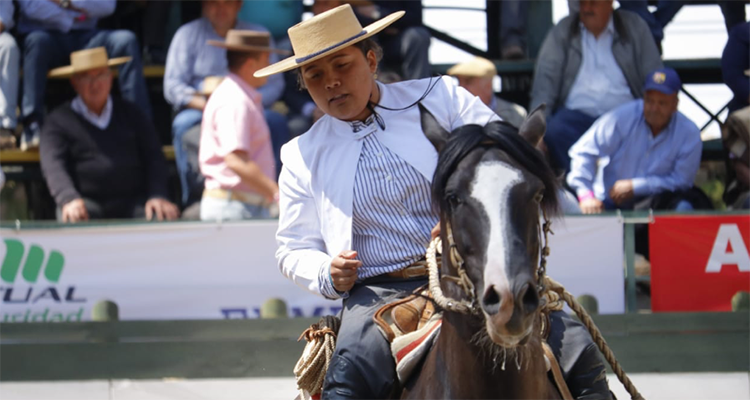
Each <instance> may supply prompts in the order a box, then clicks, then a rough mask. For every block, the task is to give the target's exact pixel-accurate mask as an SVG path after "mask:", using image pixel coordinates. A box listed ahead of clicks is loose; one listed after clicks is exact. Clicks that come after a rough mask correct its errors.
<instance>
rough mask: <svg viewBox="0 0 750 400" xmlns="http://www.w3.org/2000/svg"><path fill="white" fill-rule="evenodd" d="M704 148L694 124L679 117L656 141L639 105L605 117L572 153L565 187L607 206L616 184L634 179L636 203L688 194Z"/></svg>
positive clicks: (575, 146)
mask: <svg viewBox="0 0 750 400" xmlns="http://www.w3.org/2000/svg"><path fill="white" fill-rule="evenodd" d="M702 149H703V147H702V142H701V137H700V131H699V130H698V127H697V126H695V124H694V123H693V122H692V121H690V120H689V119H688V118H687V117H686V116H685V115H683V114H682V113H680V112H679V111H677V112H675V113H674V115H672V119H671V120H670V121H669V124H668V125H667V127H666V128H665V129H664V130H663V131H662V132H661V133H659V135H657V136H656V137H654V135H653V134H652V133H651V128H649V126H648V125H647V124H646V120H645V118H644V117H643V100H634V101H632V102H630V103H627V104H624V105H622V106H620V107H618V108H616V109H614V110H612V111H611V112H609V113H607V114H605V115H603V116H602V117H601V118H599V119H598V120H596V122H594V125H592V126H591V128H590V129H589V130H588V131H586V133H585V134H584V135H583V136H582V137H581V139H579V140H578V142H576V144H575V145H573V147H571V148H570V151H569V152H568V154H569V155H570V159H571V162H570V173H569V174H568V178H567V180H568V184H569V185H570V186H571V187H572V188H573V189H574V190H575V191H576V194H577V195H578V196H579V197H581V196H584V195H586V194H587V193H590V191H593V192H594V196H595V197H596V198H597V199H599V200H602V201H604V200H610V201H611V198H610V197H609V190H610V189H611V188H612V186H613V185H614V183H615V182H617V181H618V180H620V179H632V181H633V192H634V194H635V196H636V197H641V196H650V195H654V194H656V193H659V192H663V191H677V190H683V189H689V188H690V187H692V186H693V180H694V179H695V174H696V172H697V171H698V167H699V166H700V161H701V151H702Z"/></svg>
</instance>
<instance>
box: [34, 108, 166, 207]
mask: <svg viewBox="0 0 750 400" xmlns="http://www.w3.org/2000/svg"><path fill="white" fill-rule="evenodd" d="M158 139H159V135H158V134H157V133H156V129H155V128H154V127H153V125H152V124H151V122H150V120H149V119H148V118H147V117H146V116H145V115H144V114H143V112H142V111H141V110H140V109H139V108H138V107H137V106H136V105H135V104H133V103H130V102H128V101H126V100H122V99H117V98H115V97H113V98H112V117H111V119H110V122H109V125H108V126H107V128H106V129H104V130H102V129H99V128H98V127H96V126H94V125H92V124H91V123H90V122H89V121H87V120H86V119H85V118H84V117H82V116H81V115H79V114H78V113H76V112H75V111H73V109H72V108H71V102H67V103H65V104H63V105H62V106H60V107H58V108H57V109H56V110H55V111H53V112H52V114H50V116H49V117H48V118H47V120H46V121H45V123H44V126H43V128H42V133H41V140H40V143H41V145H40V159H41V164H42V172H43V173H44V177H45V178H46V180H47V185H48V186H49V190H50V193H51V194H52V196H53V197H54V198H55V202H56V203H57V205H58V206H63V205H65V204H67V203H68V202H70V201H72V200H75V199H77V198H89V199H92V200H95V201H98V202H101V203H107V202H108V201H111V200H124V199H151V198H155V197H160V198H166V197H167V165H166V162H165V160H164V153H162V150H161V146H160V144H159V140H158Z"/></svg>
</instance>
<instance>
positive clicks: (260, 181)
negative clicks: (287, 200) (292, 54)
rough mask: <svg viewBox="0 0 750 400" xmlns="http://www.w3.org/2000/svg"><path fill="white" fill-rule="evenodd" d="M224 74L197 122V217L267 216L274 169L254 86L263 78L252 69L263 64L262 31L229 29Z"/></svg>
mask: <svg viewBox="0 0 750 400" xmlns="http://www.w3.org/2000/svg"><path fill="white" fill-rule="evenodd" d="M209 43H210V44H211V45H213V46H217V47H221V48H223V49H226V60H227V66H228V68H229V75H227V77H226V78H225V79H224V80H223V81H222V82H221V84H220V85H219V86H218V87H217V88H216V90H214V92H213V94H212V95H211V98H210V99H209V100H208V104H206V109H205V111H204V113H203V122H202V123H201V143H200V150H199V151H200V153H199V154H200V157H199V161H200V167H201V172H202V173H203V175H204V176H205V177H206V183H205V187H206V188H205V190H204V192H203V199H202V200H201V206H200V208H201V211H200V214H201V219H202V220H204V221H207V220H217V219H219V220H238V219H249V218H267V217H269V216H270V211H269V207H270V206H271V205H272V204H275V203H276V202H277V201H278V196H279V187H278V185H277V184H276V168H275V162H274V156H273V150H272V146H271V137H270V134H269V129H268V125H266V122H265V120H264V119H263V104H262V102H261V95H260V92H259V91H258V90H257V89H258V88H259V87H261V86H263V85H264V84H265V83H266V78H265V77H264V78H256V77H254V76H253V74H254V73H255V71H257V70H259V69H261V68H264V67H266V66H268V64H269V54H270V53H271V52H275V51H277V50H275V49H273V48H272V47H271V36H270V34H269V33H267V32H257V31H242V30H230V31H229V32H228V33H227V39H226V41H222V42H219V41H214V40H211V41H209Z"/></svg>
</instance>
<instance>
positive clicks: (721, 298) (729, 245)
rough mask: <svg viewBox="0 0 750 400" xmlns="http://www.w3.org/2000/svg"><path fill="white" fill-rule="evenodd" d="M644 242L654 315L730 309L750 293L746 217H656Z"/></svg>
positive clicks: (748, 224)
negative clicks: (733, 302)
mask: <svg viewBox="0 0 750 400" xmlns="http://www.w3.org/2000/svg"><path fill="white" fill-rule="evenodd" d="M649 243H650V252H651V309H652V310H653V311H730V310H731V309H732V305H731V299H732V296H734V294H735V293H737V292H738V291H750V255H748V248H750V246H749V244H750V216H748V215H736V216H669V217H656V219H655V221H654V223H652V224H650V225H649Z"/></svg>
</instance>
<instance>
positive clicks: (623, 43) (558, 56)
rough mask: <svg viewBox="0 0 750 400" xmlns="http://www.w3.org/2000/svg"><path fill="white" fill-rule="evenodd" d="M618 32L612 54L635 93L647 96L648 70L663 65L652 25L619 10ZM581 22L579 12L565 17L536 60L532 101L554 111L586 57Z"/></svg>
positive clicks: (615, 14) (616, 18) (616, 16)
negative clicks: (582, 41)
mask: <svg viewBox="0 0 750 400" xmlns="http://www.w3.org/2000/svg"><path fill="white" fill-rule="evenodd" d="M612 19H613V24H614V27H615V34H614V37H613V40H612V54H613V55H614V57H615V61H617V65H619V66H620V69H621V70H622V73H623V75H625V79H626V80H627V82H628V86H630V91H631V92H632V93H633V97H635V98H642V97H643V84H644V83H645V82H646V77H647V76H648V74H649V73H650V72H652V71H654V70H656V69H657V68H661V67H662V66H663V64H662V61H661V57H660V56H659V50H658V49H657V48H656V44H655V43H654V39H653V37H652V36H651V31H649V29H648V26H647V25H646V23H645V22H643V19H642V18H641V17H639V16H638V15H637V14H634V13H631V12H628V11H621V10H615V11H614V12H613V14H612ZM582 55H583V52H582V48H581V26H580V18H579V16H578V14H574V15H569V16H567V17H565V18H563V19H562V20H561V21H560V22H559V23H558V24H557V25H555V27H553V28H552V30H551V31H550V32H549V33H548V34H547V38H546V39H544V43H543V44H542V49H541V50H540V51H539V57H538V58H537V61H536V69H535V71H534V83H533V86H532V88H531V105H530V107H529V110H533V109H535V108H536V107H537V106H539V105H540V104H542V103H545V104H546V105H547V109H546V113H547V115H548V116H549V115H552V114H553V113H554V112H555V111H556V110H557V109H558V108H560V107H562V106H564V105H565V100H566V99H567V98H568V94H569V93H570V89H571V87H572V86H573V82H575V79H576V76H577V75H578V71H579V69H580V68H581V61H582Z"/></svg>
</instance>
